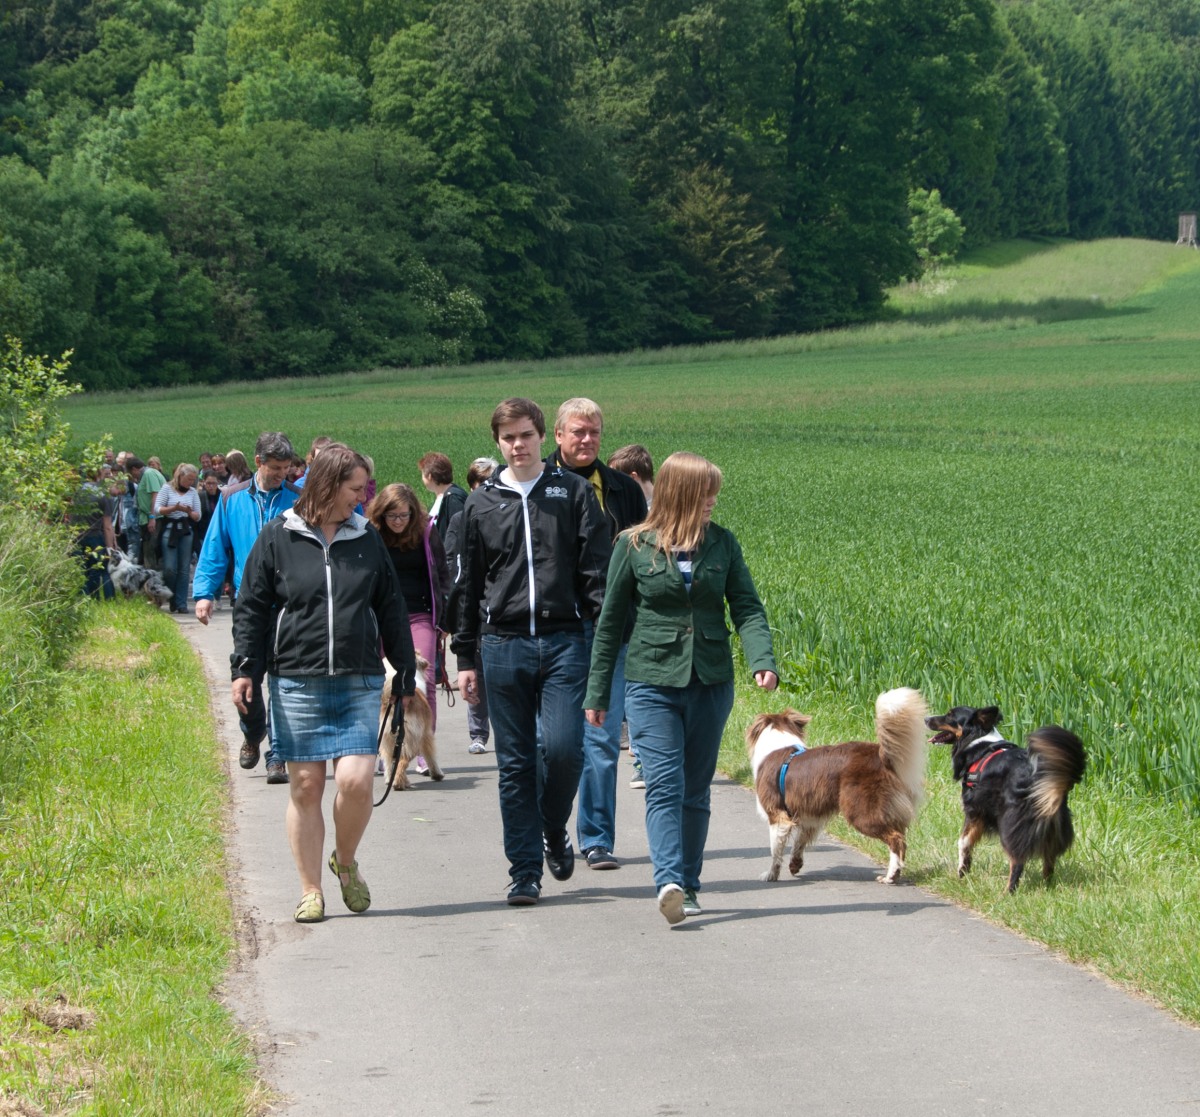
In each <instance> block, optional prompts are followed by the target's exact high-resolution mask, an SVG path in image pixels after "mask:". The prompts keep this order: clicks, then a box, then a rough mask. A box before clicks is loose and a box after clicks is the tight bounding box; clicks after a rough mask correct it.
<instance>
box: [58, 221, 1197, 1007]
mask: <svg viewBox="0 0 1200 1117" xmlns="http://www.w3.org/2000/svg"><path fill="white" fill-rule="evenodd" d="M890 305H891V315H890V317H889V319H888V320H887V321H885V322H882V323H878V324H875V325H872V326H867V327H861V328H857V329H852V330H846V331H840V332H831V333H827V334H820V335H815V336H806V337H793V338H782V339H772V340H768V341H761V342H753V343H743V344H729V345H714V346H707V347H701V348H694V349H686V350H673V351H662V352H653V353H650V352H647V353H635V354H626V355H621V356H619V357H611V358H608V357H594V358H588V359H578V360H572V361H555V362H546V363H539V364H491V365H477V366H470V367H464V368H446V369H437V370H433V371H430V370H420V371H410V370H384V369H381V370H375V371H371V372H365V373H361V374H356V375H349V376H343V377H337V378H329V379H311V380H297V381H287V382H284V381H276V382H267V383H256V384H248V385H234V386H218V387H211V386H210V387H204V388H196V387H189V388H185V389H180V390H177V391H172V390H166V389H163V390H154V391H148V392H145V393H122V394H119V395H117V394H113V395H93V396H88V397H84V398H81V399H77V400H74V401H72V402H71V403H70V405H69V407H68V409H67V410H68V418H69V420H70V421H71V424H72V428H73V431H74V433H75V435H77V436H78V437H80V438H89V439H90V438H95V437H99V436H100V435H103V434H105V433H108V434H111V435H112V438H113V445H114V447H115V448H116V449H129V450H132V451H134V452H136V453H138V454H139V455H140V456H142V457H146V456H148V455H150V454H157V455H159V456H160V457H161V458H162V459H163V462H164V464H166V465H167V467H168V469H169V468H170V466H171V465H172V464H173V463H175V462H177V461H179V460H189V461H193V462H194V461H196V459H197V458H198V455H199V453H200V451H201V450H205V449H211V450H226V449H228V448H230V447H239V448H241V449H243V450H245V451H247V452H249V451H251V450H252V447H253V441H254V437H255V436H256V435H257V433H258V432H259V431H261V430H264V429H282V430H285V431H287V432H288V433H289V434H290V435H291V436H292V438H293V439H294V440H295V442H296V443H297V445H298V446H302V447H306V446H307V444H308V441H309V440H310V439H311V438H313V437H314V436H316V435H319V434H329V435H333V436H336V437H338V438H341V439H343V440H345V441H348V442H350V443H351V444H352V445H354V446H356V447H357V448H358V449H360V450H362V451H363V452H365V453H367V454H369V455H371V456H372V458H373V459H374V461H375V464H376V475H377V478H378V480H379V482H380V483H386V482H389V481H393V480H403V481H408V482H410V483H415V484H418V485H419V477H418V472H417V468H416V461H417V459H418V458H419V457H420V455H421V454H422V453H424V452H426V451H428V450H435V449H436V450H442V451H444V452H446V453H448V454H449V455H450V457H451V458H452V459H453V461H454V462H455V465H456V467H457V468H458V470H459V473H460V475H461V474H462V473H465V468H466V465H467V463H468V462H469V460H470V459H471V458H473V457H475V456H476V455H479V454H485V453H494V452H495V447H494V445H493V444H492V443H491V441H490V437H489V429H488V420H489V416H490V413H491V410H492V408H493V407H494V405H495V404H496V402H497V401H499V400H500V399H501V398H503V397H505V396H509V395H528V396H531V397H532V398H534V399H536V400H537V401H538V402H539V403H541V405H542V406H543V408H544V409H545V410H546V411H547V413H548V415H549V417H551V418H552V416H553V412H554V410H555V409H556V408H557V406H558V404H559V403H560V402H561V401H562V400H563V399H565V398H567V397H569V396H574V395H587V396H591V397H592V398H594V399H596V400H597V401H598V402H599V403H600V404H601V406H602V407H603V409H604V413H605V420H606V425H605V434H604V446H603V452H604V453H606V454H607V453H609V452H611V451H612V450H615V449H616V448H617V447H618V446H620V445H622V444H624V443H626V442H634V441H636V442H642V443H644V444H645V445H646V446H648V447H649V449H650V450H651V452H652V454H653V455H654V457H655V460H656V461H661V460H662V459H663V458H664V457H665V456H666V455H667V454H669V453H671V452H672V451H674V450H680V449H688V450H693V451H697V452H699V453H702V454H705V455H706V456H708V457H710V458H712V459H713V460H714V461H715V462H717V463H718V464H719V465H720V466H721V468H722V469H723V470H724V473H725V486H724V489H723V491H722V493H721V497H720V502H719V504H718V508H717V513H716V518H717V519H718V521H719V522H721V523H723V524H725V525H726V526H728V527H730V528H732V529H733V530H734V531H735V532H736V533H737V535H738V537H739V539H740V540H741V542H742V545H743V547H744V550H745V552H746V555H747V558H748V561H749V563H750V567H751V569H752V571H753V572H754V574H755V577H756V580H757V582H758V586H759V589H760V592H761V594H762V596H763V599H764V601H765V603H766V606H767V611H768V615H769V616H770V618H771V621H772V624H773V627H774V629H775V632H776V640H777V647H776V650H777V654H778V656H779V658H780V662H781V665H782V673H783V685H782V687H781V689H780V691H779V693H778V694H777V695H770V696H763V695H761V694H758V693H752V689H753V688H751V687H749V686H744V687H743V688H742V690H741V691H740V693H739V697H738V705H737V707H736V709H735V713H734V716H733V718H732V719H731V721H730V725H729V729H728V732H727V736H726V742H725V755H724V764H725V767H726V768H727V769H728V770H729V771H730V772H731V773H732V774H733V775H735V776H744V775H745V773H746V768H747V766H746V764H745V761H744V757H743V750H742V747H741V733H742V730H743V727H744V725H745V723H746V721H747V720H748V719H749V717H750V716H751V714H752V713H754V712H756V711H758V710H760V709H763V708H772V709H774V708H780V707H783V706H787V705H791V706H795V707H797V708H799V709H802V710H804V711H805V712H807V713H809V714H811V715H813V718H814V720H813V724H812V727H811V733H812V739H813V740H815V741H816V742H818V743H820V742H829V741H835V740H839V739H842V738H844V737H846V736H851V735H852V736H861V735H863V734H867V733H869V732H870V728H871V718H872V710H873V703H874V699H875V696H876V694H877V693H878V692H879V691H881V690H884V689H887V688H890V687H893V686H899V685H911V686H917V687H920V688H921V689H922V690H923V691H924V693H925V695H926V697H927V699H928V702H929V705H930V706H931V708H945V707H947V706H949V705H952V704H969V705H984V704H992V703H994V704H997V705H999V706H1000V707H1001V709H1002V710H1003V712H1004V728H1005V729H1006V730H1007V733H1008V736H1010V737H1011V738H1013V739H1016V740H1021V739H1023V737H1024V735H1025V734H1026V733H1027V732H1028V731H1030V730H1032V729H1034V728H1036V727H1037V726H1038V725H1041V724H1044V723H1047V722H1058V723H1060V724H1063V725H1066V726H1069V727H1070V728H1072V729H1074V730H1075V731H1076V732H1077V733H1078V734H1079V735H1080V736H1081V737H1082V738H1083V740H1084V743H1085V746H1086V747H1087V750H1088V755H1089V771H1088V776H1087V778H1086V779H1085V783H1084V786H1083V787H1082V788H1080V789H1077V791H1076V792H1075V793H1074V794H1073V796H1072V805H1073V807H1074V809H1075V812H1076V818H1077V830H1078V832H1079V839H1078V841H1077V844H1076V847H1075V848H1074V849H1073V850H1072V851H1071V853H1069V854H1068V855H1067V857H1066V858H1065V859H1064V861H1063V862H1061V863H1060V869H1059V874H1058V884H1057V886H1056V887H1053V888H1047V887H1046V886H1045V885H1043V884H1042V882H1041V880H1040V876H1039V874H1038V873H1037V871H1036V867H1034V871H1033V872H1032V873H1031V874H1029V875H1027V878H1026V883H1024V884H1023V885H1022V889H1021V892H1020V893H1018V895H1017V896H1016V897H1003V896H1002V895H1001V890H1002V887H1003V881H1004V871H1005V866H1004V864H1003V858H1002V855H1001V854H1000V853H999V851H998V849H997V848H996V847H995V844H994V842H993V843H991V845H990V847H989V852H986V853H984V854H983V855H982V856H980V857H979V858H978V859H977V861H976V869H975V871H974V873H973V875H972V877H971V878H970V879H969V880H967V881H965V882H959V881H957V880H955V879H954V876H953V865H954V842H955V838H956V835H957V829H958V826H959V824H960V821H961V815H960V813H959V811H958V807H957V796H958V792H957V788H956V787H955V786H954V785H952V784H951V782H950V780H949V763H948V758H947V756H946V755H945V752H944V751H937V752H935V753H934V755H933V757H932V759H931V763H930V769H929V802H928V805H927V807H926V809H925V811H924V812H923V814H922V815H921V817H920V819H919V821H918V825H917V827H916V828H915V830H914V832H913V833H912V834H911V835H910V838H911V846H910V854H909V876H910V877H911V878H912V879H915V880H917V881H918V882H919V883H921V884H922V885H925V886H928V887H931V888H934V889H936V890H938V891H940V892H942V893H943V894H945V895H949V896H952V897H953V898H954V899H955V900H957V901H958V902H961V903H964V904H968V905H970V906H972V907H974V908H977V909H979V910H981V911H984V912H985V913H987V914H988V915H989V916H990V917H992V918H995V919H997V920H999V921H1002V922H1004V923H1006V924H1008V925H1010V926H1013V927H1014V928H1016V929H1018V930H1020V931H1021V932H1023V933H1025V934H1028V935H1030V936H1033V937H1036V938H1038V939H1040V940H1042V941H1044V942H1047V943H1050V944H1051V945H1052V946H1054V947H1056V948H1058V949H1061V950H1062V951H1064V952H1065V953H1066V954H1068V955H1069V956H1071V957H1073V958H1078V959H1083V960H1087V961H1090V962H1092V963H1094V964H1095V965H1096V966H1097V967H1098V968H1100V969H1101V970H1103V971H1104V972H1105V973H1107V974H1109V975H1110V976H1111V977H1113V978H1115V979H1117V980H1119V981H1123V982H1127V983H1128V984H1129V985H1131V986H1132V987H1134V988H1137V989H1139V990H1141V991H1144V992H1146V993H1148V994H1150V995H1152V996H1153V997H1155V998H1157V999H1158V1000H1159V1001H1160V1002H1161V1003H1164V1004H1166V1005H1169V1006H1170V1007H1171V1008H1173V1009H1174V1010H1175V1011H1177V1012H1179V1013H1181V1014H1182V1015H1184V1016H1186V1017H1188V1018H1190V1019H1192V1020H1200V975H1198V973H1197V971H1196V965H1197V963H1196V962H1195V958H1194V955H1195V949H1194V947H1195V943H1196V942H1197V941H1200V900H1198V899H1197V896H1196V892H1195V887H1194V878H1193V874H1194V867H1195V864H1196V861H1197V858H1198V856H1200V818H1198V816H1200V812H1198V811H1197V807H1198V806H1200V743H1198V739H1200V685H1198V684H1197V681H1196V675H1197V664H1198V663H1200V608H1198V595H1200V558H1198V557H1197V519H1196V511H1195V493H1196V491H1197V481H1198V479H1200V478H1198V476H1197V474H1198V466H1197V461H1198V453H1197V451H1198V450H1200V423H1198V420H1197V416H1198V415H1200V345H1198V343H1200V315H1198V314H1197V312H1196V308H1197V307H1198V306H1200V253H1196V252H1191V251H1188V250H1186V249H1182V248H1175V247H1174V246H1172V245H1166V244H1157V243H1150V242H1143V241H1101V242H1095V243H1092V244H1086V245H1078V244H1066V243H1061V244H1060V243H1053V242H1044V243H1042V242H1038V243H1030V242H1023V243H1016V244H1010V245H1006V246H1002V247H1000V248H996V249H993V250H990V251H989V252H988V253H985V254H979V255H977V256H974V257H971V258H968V259H967V260H966V261H964V263H963V264H961V265H960V266H958V267H955V268H951V269H947V270H945V271H943V272H942V273H940V274H939V275H937V276H935V277H934V278H933V279H931V280H928V281H926V282H925V283H924V284H922V285H920V286H915V287H908V288H904V289H901V290H898V291H896V292H894V293H893V298H892V300H891V304H890ZM550 445H551V442H550V441H549V440H548V442H547V449H549V448H550ZM839 833H840V832H839ZM764 839H765V833H764ZM866 848H868V849H870V847H869V846H867V847H866ZM870 851H871V852H873V853H875V854H876V855H878V854H879V850H878V849H873V850H870ZM764 857H765V840H764ZM1185 962H1186V964H1185Z"/></svg>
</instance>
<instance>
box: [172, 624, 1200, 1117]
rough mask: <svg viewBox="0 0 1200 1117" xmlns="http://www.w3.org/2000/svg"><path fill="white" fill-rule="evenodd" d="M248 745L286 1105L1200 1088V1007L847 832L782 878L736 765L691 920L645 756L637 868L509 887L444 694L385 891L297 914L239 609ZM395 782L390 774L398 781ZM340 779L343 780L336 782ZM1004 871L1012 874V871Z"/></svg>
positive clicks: (898, 1099)
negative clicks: (874, 859) (651, 834)
mask: <svg viewBox="0 0 1200 1117" xmlns="http://www.w3.org/2000/svg"><path fill="white" fill-rule="evenodd" d="M180 623H181V626H182V628H183V630H184V632H185V633H186V634H187V635H188V637H189V638H191V639H192V640H193V642H194V643H195V644H196V646H197V648H198V649H199V650H200V652H201V654H202V656H203V658H204V662H205V665H206V668H207V669H208V671H209V673H210V676H211V678H212V682H213V699H214V708H215V710H216V712H217V715H218V718H219V719H220V721H221V724H220V731H221V735H222V740H223V741H224V742H225V744H226V745H227V747H228V756H229V765H230V774H231V785H232V804H233V825H232V827H231V831H230V842H231V858H232V865H233V873H232V875H233V877H234V888H235V892H236V899H237V902H238V903H239V904H240V905H241V908H242V914H243V919H244V922H245V926H246V931H247V938H248V942H249V946H248V947H247V951H246V955H245V957H244V959H243V962H242V965H241V966H240V967H239V969H238V971H237V972H236V973H235V974H234V975H233V976H232V977H231V980H230V982H229V989H228V993H229V999H230V1000H231V1002H232V1003H233V1005H234V1008H235V1010H236V1012H237V1013H238V1016H239V1019H240V1020H241V1021H242V1022H243V1024H244V1026H245V1027H246V1028H247V1029H248V1030H249V1032H250V1033H251V1034H253V1035H254V1036H255V1037H256V1039H257V1040H258V1041H259V1044H260V1049H261V1052H262V1072H263V1075H264V1077H265V1079H266V1080H267V1081H268V1083H270V1085H271V1086H272V1087H274V1088H275V1089H276V1090H277V1091H279V1093H280V1095H281V1101H280V1102H279V1104H278V1106H277V1108H276V1109H275V1110H273V1112H276V1113H281V1114H286V1115H287V1117H316V1115H320V1117H329V1115H340V1114H355V1115H363V1117H366V1115H387V1114H421V1115H423V1117H442V1115H458V1114H467V1113H476V1114H489V1115H493V1117H510V1115H511V1117H542V1115H547V1117H559V1115H564V1114H570V1115H573V1114H579V1115H588V1117H593V1115H598V1117H604V1115H609V1114H613V1115H622V1117H624V1115H627V1114H629V1115H640V1114H646V1115H654V1117H669V1115H670V1117H673V1115H684V1117H689V1115H691V1114H697V1113H713V1114H747V1115H750V1114H753V1115H755V1117H762V1115H765V1114H776V1113H781V1112H797V1113H804V1114H817V1115H827V1114H828V1115H833V1114H848V1115H850V1114H853V1115H857V1114H865V1113H873V1114H886V1115H888V1117H895V1115H908V1114H912V1115H914V1117H917V1115H919V1117H933V1115H937V1114H953V1115H955V1117H963V1115H965V1114H987V1115H993V1114H1051V1113H1053V1114H1056V1115H1060V1117H1066V1115H1073V1114H1080V1115H1084V1114H1086V1115H1088V1117H1097V1115H1105V1117H1107V1115H1120V1114H1129V1115H1143V1114H1155V1115H1156V1117H1157V1115H1172V1114H1200V1031H1197V1030H1194V1029H1189V1028H1186V1027H1184V1026H1182V1025H1180V1024H1178V1023H1177V1022H1175V1021H1174V1020H1173V1019H1172V1018H1170V1017H1169V1016H1168V1015H1166V1014H1165V1013H1163V1012H1160V1011H1158V1010H1156V1009H1154V1008H1152V1007H1150V1006H1149V1005H1146V1004H1144V1003H1142V1002H1140V1001H1138V1000H1136V999H1134V998H1132V997H1130V996H1127V995H1126V994H1124V993H1122V992H1120V991H1118V990H1116V989H1114V988H1112V987H1110V986H1109V985H1108V984H1106V983H1105V982H1104V981H1103V980H1101V979H1099V978H1096V977H1094V976H1092V975H1090V974H1088V973H1087V972H1085V971H1084V970H1081V969H1079V968H1076V967H1074V966H1071V965H1068V964H1066V963H1064V962H1061V961H1059V960H1058V959H1056V958H1054V957H1053V956H1051V955H1050V954H1049V953H1047V952H1046V951H1045V950H1043V949H1041V948H1040V947H1038V946H1035V945H1032V944H1030V943H1028V942H1025V941H1024V940H1022V939H1020V938H1017V937H1016V936H1014V935H1011V934H1009V933H1007V932H1005V931H1001V930H998V929H996V928H995V927H993V926H991V925H989V924H988V923H986V922H984V921H983V920H981V919H978V918H975V917H973V916H972V915H970V914H968V913H966V912H963V911H961V910H959V909H958V908H956V907H954V906H953V905H951V904H948V903H946V902H945V901H943V900H940V899H938V898H936V897H934V896H931V895H929V894H927V893H925V892H923V891H922V890H921V889H919V888H916V887H913V886H900V887H897V888H886V887H884V886H882V885H879V884H877V883H875V880H874V876H875V871H876V869H875V866H874V865H873V864H872V863H871V862H869V861H868V860H867V859H866V858H864V857H862V856H860V855H859V854H857V853H856V852H854V851H851V850H848V849H846V848H843V847H842V846H840V845H838V844H836V843H834V842H832V841H831V840H829V839H828V838H823V839H821V841H820V843H819V844H818V846H817V847H816V849H815V851H814V852H813V853H812V855H811V856H810V857H809V859H808V864H807V865H806V869H805V873H804V878H803V882H802V883H797V882H794V881H789V882H786V883H780V884H777V885H765V884H760V883H759V882H758V879H757V878H758V873H759V872H760V871H761V870H762V868H763V867H764V865H765V861H766V852H765V838H766V832H765V831H766V827H765V825H763V824H762V823H761V822H760V821H759V819H758V817H757V815H756V814H755V810H754V803H753V799H752V797H751V795H750V793H749V792H748V791H746V790H745V789H743V788H741V787H739V786H737V785H734V784H732V783H730V782H728V781H718V783H717V784H716V785H715V786H714V789H713V820H712V829H711V833H710V837H709V843H708V859H707V861H706V864H705V872H704V883H705V888H704V890H703V892H702V893H701V901H702V903H703V905H704V911H705V914H704V915H703V916H701V917H699V918H696V919H689V920H687V921H685V922H684V923H683V924H681V925H680V926H679V927H677V928H675V929H670V928H668V926H667V924H666V922H665V921H664V920H663V918H662V916H661V915H659V913H658V909H657V906H656V904H655V903H654V900H653V888H652V885H651V878H650V867H649V862H648V859H647V856H646V840H645V830H644V827H643V825H642V809H641V795H642V793H641V792H636V791H631V790H629V788H628V787H627V783H628V771H629V769H628V763H627V761H626V760H625V758H624V756H623V758H622V768H621V777H622V778H621V780H620V785H619V786H620V791H619V801H618V808H617V824H618V843H617V848H618V853H619V854H620V855H621V856H622V858H623V867H622V868H621V869H619V870H617V871H615V872H596V871H593V870H589V869H588V868H587V867H586V866H583V865H580V866H579V867H578V868H577V869H576V872H575V876H574V877H573V878H572V879H571V880H570V881H568V882H567V883H566V884H559V883H557V882H555V881H553V880H552V879H551V878H550V876H549V874H548V873H547V874H546V884H545V891H544V893H543V900H542V902H541V903H540V904H539V905H538V906H537V907H535V908H528V909H512V908H509V907H507V906H506V905H505V903H504V897H505V892H506V886H507V869H506V864H505V861H504V856H503V852H502V850H501V840H500V819H499V811H498V808H497V802H496V786H495V785H496V769H495V758H494V756H493V754H491V753H488V754H486V755H484V756H471V755H469V754H468V753H467V750H466V745H467V736H466V718H465V714H464V712H463V707H462V705H461V704H460V705H458V706H456V707H454V708H453V709H452V710H447V709H446V707H445V706H444V705H443V706H442V708H441V711H440V715H439V716H440V717H441V723H440V726H439V729H440V732H439V741H440V748H441V756H442V758H443V759H442V763H443V766H444V767H445V768H446V771H447V777H446V779H445V781H444V782H443V783H441V784H433V783H431V782H429V781H428V780H426V779H424V778H421V777H417V780H416V787H415V788H414V790H412V791H408V792H404V793H401V794H398V793H396V792H393V793H392V795H391V797H390V798H389V799H388V801H387V802H386V803H385V804H384V805H383V806H382V807H381V808H379V809H378V810H377V811H376V813H375V816H374V818H373V819H372V822H371V825H370V828H369V829H368V831H367V835H366V838H365V840H364V843H363V846H362V848H361V850H360V854H359V859H360V863H361V865H362V868H363V874H364V876H365V877H366V878H367V879H368V880H369V881H370V884H371V892H372V896H373V906H372V908H371V910H370V911H369V912H368V913H367V914H366V915H363V916H351V915H350V914H349V913H348V912H346V911H345V910H344V908H343V907H342V904H341V898H340V896H339V895H338V890H337V886H336V883H335V882H334V881H333V879H332V878H331V879H330V880H329V881H328V883H327V896H328V898H329V910H330V912H331V913H332V918H330V919H328V920H327V921H326V922H325V923H323V924H320V925H317V926H310V927H304V926H300V925H298V924H296V923H294V922H292V918H291V916H292V909H293V908H294V906H295V904H296V901H297V899H298V885H297V881H296V874H295V869H294V867H293V865H292V861H291V857H290V855H289V853H288V849H287V844H286V839H285V836H284V831H283V812H284V805H285V796H286V794H287V789H286V788H283V787H268V786H267V785H266V782H265V779H264V773H263V770H262V766H261V765H260V766H259V768H258V769H257V770H255V771H253V772H249V773H247V772H243V771H242V770H241V769H239V768H238V766H237V748H238V745H239V743H240V740H241V738H240V734H239V732H238V728H237V719H236V717H235V716H234V715H233V708H232V706H231V705H230V703H229V697H228V695H229V686H228V666H227V665H228V655H229V650H230V637H229V624H230V613H229V611H228V610H227V609H226V610H224V611H223V612H219V613H217V615H216V616H215V617H214V620H213V623H212V624H211V625H210V626H209V627H208V628H204V627H202V626H201V625H199V624H198V623H197V622H196V620H195V618H194V617H187V618H183V619H181V621H180ZM377 784H378V785H379V787H380V790H382V781H381V780H380V781H377ZM331 796H332V790H330V794H329V795H328V796H327V797H326V803H327V808H328V802H329V800H330V798H331ZM998 885H999V882H998Z"/></svg>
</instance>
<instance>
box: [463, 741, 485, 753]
mask: <svg viewBox="0 0 1200 1117" xmlns="http://www.w3.org/2000/svg"><path fill="white" fill-rule="evenodd" d="M467 752H469V753H473V754H474V755H475V756H478V755H479V754H480V753H481V752H487V742H486V741H481V740H480V739H479V738H478V737H476V738H475V740H473V741H472V742H471V743H470V744H469V745H467Z"/></svg>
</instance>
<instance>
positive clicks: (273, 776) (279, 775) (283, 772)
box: [267, 758, 291, 783]
mask: <svg viewBox="0 0 1200 1117" xmlns="http://www.w3.org/2000/svg"><path fill="white" fill-rule="evenodd" d="M290 782H291V781H290V780H289V779H288V774H287V768H286V767H285V766H284V763H283V761H282V760H278V759H275V758H272V759H271V760H268V761H267V783H290Z"/></svg>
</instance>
